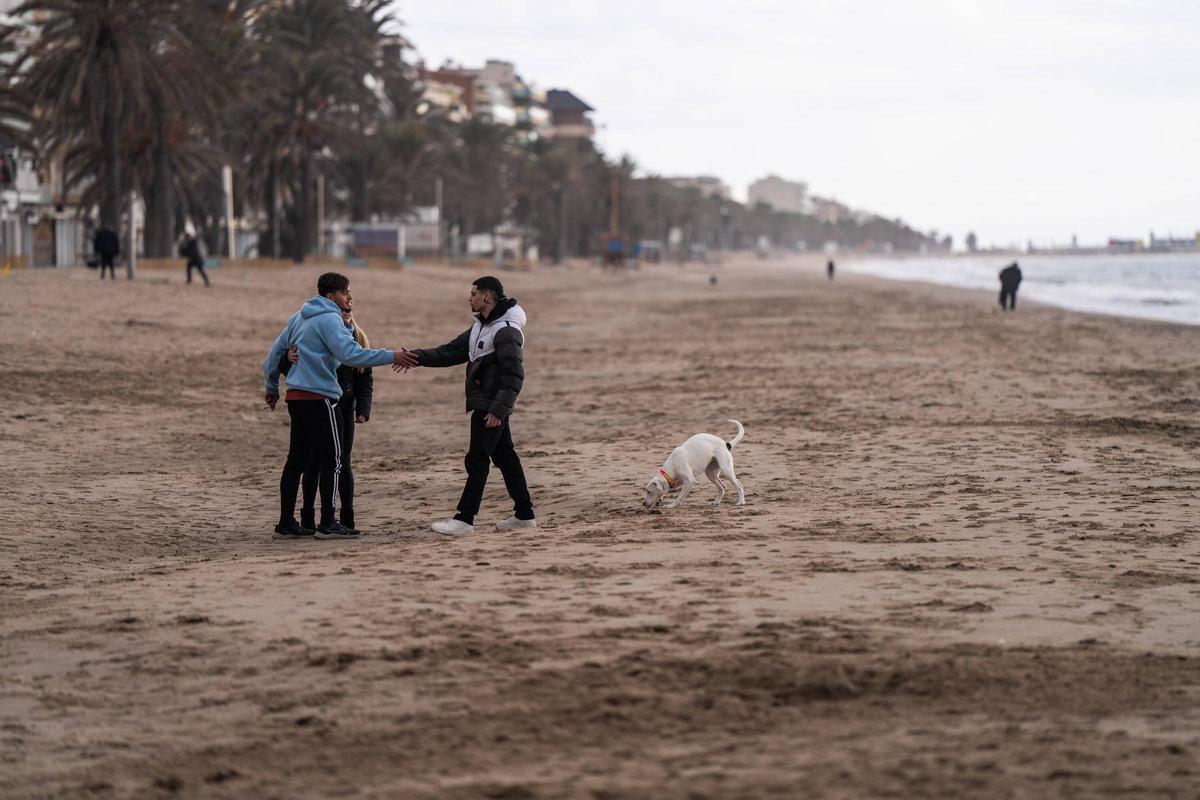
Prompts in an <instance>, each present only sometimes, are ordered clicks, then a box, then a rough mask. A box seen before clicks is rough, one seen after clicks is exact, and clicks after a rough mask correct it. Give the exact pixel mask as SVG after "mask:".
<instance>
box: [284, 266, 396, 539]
mask: <svg viewBox="0 0 1200 800" xmlns="http://www.w3.org/2000/svg"><path fill="white" fill-rule="evenodd" d="M352 300H353V298H352V297H351V295H350V279H349V278H347V277H346V276H344V275H339V274H338V273H336V272H326V273H325V274H324V275H322V276H321V277H320V278H319V279H318V280H317V294H316V296H315V297H313V298H311V299H309V300H308V301H307V302H306V303H305V304H304V305H303V306H302V307H301V308H300V310H299V311H297V312H296V313H295V314H293V315H292V318H291V319H289V320H288V323H287V327H285V328H284V329H283V332H282V333H280V334H279V337H278V338H277V339H276V340H275V343H274V344H272V345H271V350H270V352H268V353H267V358H266V360H265V361H263V375H264V376H265V378H266V383H265V385H266V401H267V405H268V406H270V407H271V410H272V411H273V410H275V403H276V402H278V400H279V360H280V358H282V357H284V356H285V354H286V353H287V350H288V348H289V347H292V346H295V347H296V348H297V350H298V351H299V355H300V359H299V361H298V362H297V363H296V364H295V365H293V366H292V368H291V370H289V372H288V376H287V384H288V392H287V396H286V397H285V398H284V399H285V400H287V404H288V416H290V417H291V420H292V436H291V444H290V446H289V447H288V457H287V462H286V463H285V464H284V466H283V475H282V476H281V477H280V479H279V499H280V510H279V524H278V525H276V526H275V534H274V536H273V537H272V538H276V539H299V538H302V537H305V536H315V537H316V538H318V539H354V538H357V537H358V536H359V532H358V531H357V530H353V529H350V528H347V527H345V526H343V525H342V524H341V523H339V522H338V521H337V517H336V509H335V508H334V496H335V493H336V490H337V485H338V478H339V472H340V471H341V437H340V436H339V435H338V428H337V416H336V414H337V412H336V409H335V406H336V405H337V402H338V400H339V398H341V395H342V387H341V386H340V385H339V384H338V380H337V368H338V366H339V365H340V364H346V365H348V366H351V367H379V366H383V365H385V364H399V363H400V361H399V358H398V356H399V353H398V351H393V350H369V349H367V348H364V347H362V346H360V345H359V344H358V342H356V341H355V340H354V336H353V334H352V333H351V332H350V329H349V328H347V327H346V325H345V323H344V322H343V321H342V312H343V311H351V310H352V309H353V302H352ZM310 460H312V461H314V462H315V464H316V466H317V470H318V475H319V477H318V484H317V485H318V487H319V491H320V495H321V521H320V523H319V524H317V526H316V528H315V530H314V529H312V528H304V527H301V525H300V524H299V523H298V522H296V517H295V513H296V493H297V492H298V491H299V488H300V479H301V476H303V474H304V470H305V467H307V466H308V465H309V461H310Z"/></svg>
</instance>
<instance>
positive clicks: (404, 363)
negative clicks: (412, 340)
mask: <svg viewBox="0 0 1200 800" xmlns="http://www.w3.org/2000/svg"><path fill="white" fill-rule="evenodd" d="M395 353H396V356H395V359H394V360H393V361H392V370H393V371H395V372H408V371H409V370H410V369H416V368H417V367H419V366H421V363H420V362H419V361H417V357H416V355H415V354H414V353H413V352H412V351H411V350H406V349H404V348H403V347H398V348H396V351H395Z"/></svg>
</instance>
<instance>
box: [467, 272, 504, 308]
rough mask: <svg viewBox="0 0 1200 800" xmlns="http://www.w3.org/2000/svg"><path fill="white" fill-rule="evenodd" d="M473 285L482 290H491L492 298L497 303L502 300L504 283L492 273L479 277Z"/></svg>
mask: <svg viewBox="0 0 1200 800" xmlns="http://www.w3.org/2000/svg"><path fill="white" fill-rule="evenodd" d="M472 285H473V286H474V287H475V288H476V289H478V290H479V291H481V292H491V294H492V300H494V301H496V302H497V303H498V302H500V298H501V297H504V284H502V283H500V281H499V280H498V279H496V278H493V277H492V276H491V275H484V276H483V277H482V278H478V279H477V280H476V281H475V282H474V283H473V284H472Z"/></svg>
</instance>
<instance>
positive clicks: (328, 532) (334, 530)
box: [316, 522, 362, 539]
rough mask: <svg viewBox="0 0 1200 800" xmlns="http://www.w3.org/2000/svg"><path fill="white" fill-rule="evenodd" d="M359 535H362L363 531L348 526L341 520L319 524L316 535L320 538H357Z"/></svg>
mask: <svg viewBox="0 0 1200 800" xmlns="http://www.w3.org/2000/svg"><path fill="white" fill-rule="evenodd" d="M359 536H362V533H360V532H359V531H356V530H354V529H353V528H347V527H346V526H345V525H343V524H342V523H340V522H331V523H329V524H328V525H318V526H317V533H316V537H317V538H318V539H357V538H358V537H359Z"/></svg>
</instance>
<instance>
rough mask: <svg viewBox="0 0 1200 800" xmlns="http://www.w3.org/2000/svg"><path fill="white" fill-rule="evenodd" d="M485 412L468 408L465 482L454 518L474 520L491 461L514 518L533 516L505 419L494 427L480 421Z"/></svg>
mask: <svg viewBox="0 0 1200 800" xmlns="http://www.w3.org/2000/svg"><path fill="white" fill-rule="evenodd" d="M486 417H487V412H484V411H472V412H471V445H470V448H469V449H468V450H467V457H466V459H465V460H464V463H465V464H466V467H467V485H466V486H465V487H464V488H463V493H462V498H461V499H460V500H459V501H458V513H457V514H455V515H454V518H455V519H460V520H462V521H463V522H466V523H470V524H474V522H475V515H476V514H478V513H479V504H480V502H481V501H482V500H483V487H484V486H486V485H487V479H488V471H489V469H490V467H491V465H492V464H495V465H496V466H497V467H499V468H500V474H501V475H503V476H504V486H505V488H506V489H508V496H509V497H511V498H512V501H513V511H514V512H515V514H516V517H517V519H533V501H532V500H530V498H529V485H528V484H527V483H525V470H524V469H522V468H521V459H520V458H519V457H518V456H517V451H516V450H515V449H513V441H512V432H511V431H510V430H509V428H508V420H507V419H506V420H504V424H503V425H501V426H499V427H498V428H488V427H486V426H485V425H484V419H485V418H486Z"/></svg>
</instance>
